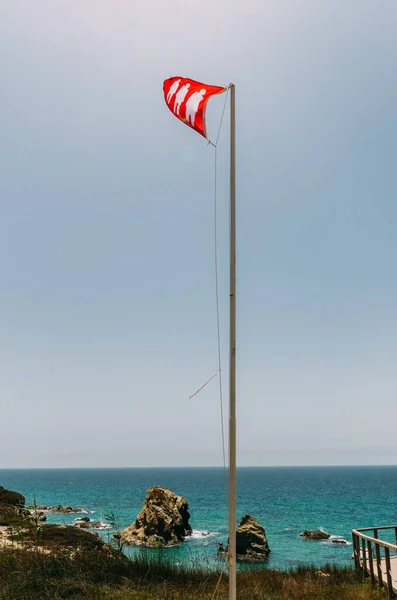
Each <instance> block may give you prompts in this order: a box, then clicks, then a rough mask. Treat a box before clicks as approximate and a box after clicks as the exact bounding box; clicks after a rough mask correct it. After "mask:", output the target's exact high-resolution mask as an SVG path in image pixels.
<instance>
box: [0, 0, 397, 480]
mask: <svg viewBox="0 0 397 600" xmlns="http://www.w3.org/2000/svg"><path fill="white" fill-rule="evenodd" d="M396 30H397V4H396V2H395V0H381V1H380V2H376V3H375V2H373V0H323V1H322V2H318V0H284V1H283V2H280V0H244V2H242V1H241V0H239V1H237V0H217V1H214V0H211V1H210V0H202V1H201V2H183V1H182V0H167V2H164V1H163V0H152V1H147V0H146V1H143V0H134V1H131V0H130V1H126V0H112V1H111V2H110V1H109V0H55V1H54V0H39V1H36V2H31V1H30V0H2V1H1V3H0V81H1V85H0V131H1V142H0V208H1V218H0V332H1V333H0V382H1V385H0V468H7V467H10V468H13V467H100V466H103V467H112V466H125V467H127V466H142V467H147V466H199V465H205V466H206V465H208V466H212V465H214V466H215V465H221V464H222V461H223V458H222V439H221V421H220V402H219V382H218V380H217V379H216V378H215V379H214V380H212V381H211V383H209V384H208V385H207V386H206V387H205V389H203V390H202V392H200V394H198V395H197V396H195V398H194V399H192V400H188V397H189V396H190V395H191V394H192V393H194V392H195V391H196V389H197V388H199V387H200V386H201V385H202V384H203V383H204V382H205V381H206V380H207V379H208V378H209V377H210V375H211V374H212V373H213V372H214V371H215V370H216V369H217V366H218V351H217V335H216V303H215V283H214V149H213V147H212V146H209V145H208V144H207V143H206V141H205V140H204V139H203V138H202V137H200V136H199V135H197V134H196V133H195V132H194V131H192V130H191V129H189V128H188V127H185V126H184V125H183V124H182V123H180V122H178V121H177V120H176V119H175V118H174V117H173V116H172V114H171V113H170V112H169V110H168V109H167V107H166V105H165V103H164V99H163V94H162V82H163V80H164V79H165V78H167V77H170V76H176V75H179V76H183V77H190V78H193V79H196V80H198V81H203V82H205V83H208V84H213V85H227V84H228V83H229V82H233V83H234V84H235V85H236V143H237V243H238V252H237V265H238V266H237V269H238V292H237V303H238V326H237V420H238V422H237V436H238V456H237V462H238V464H239V465H323V464H329V465H337V464H339V465H344V464H397V437H396V412H397V403H396V400H395V397H396V384H397V371H396V353H397V280H396V277H395V271H396V251H397V236H396V233H395V232H396V222H397V203H396V188H397V169H396V153H397V112H396V105H397V80H396V76H395V74H396V69H397V54H396V51H395V44H396V42H395V32H396ZM223 103H224V96H219V97H214V98H211V100H210V101H209V103H208V109H207V117H208V132H209V136H210V137H211V138H212V139H215V137H216V134H217V129H218V125H219V121H220V116H221V113H222V109H223ZM227 117H228V108H227V109H226V118H225V121H224V125H223V127H222V130H221V135H220V139H219V146H218V171H217V198H218V200H217V206H218V211H217V214H218V220H217V224H218V226H217V232H218V243H219V285H220V316H221V338H222V350H221V356H222V369H223V392H224V394H223V395H224V411H225V424H226V425H227V412H228V408H227V405H228V300H229V297H228V268H229V267H228V260H229V258H228V177H229V173H228V150H229V147H228V144H229V141H228V139H229V138H228V135H229V124H228V118H227ZM226 434H227V430H226Z"/></svg>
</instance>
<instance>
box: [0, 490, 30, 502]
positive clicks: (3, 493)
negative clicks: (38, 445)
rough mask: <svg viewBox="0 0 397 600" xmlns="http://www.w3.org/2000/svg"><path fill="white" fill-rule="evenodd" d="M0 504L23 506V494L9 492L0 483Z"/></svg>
mask: <svg viewBox="0 0 397 600" xmlns="http://www.w3.org/2000/svg"><path fill="white" fill-rule="evenodd" d="M0 504H9V505H11V506H25V496H22V494H20V493H19V492H11V491H10V490H6V488H4V487H2V486H1V485H0Z"/></svg>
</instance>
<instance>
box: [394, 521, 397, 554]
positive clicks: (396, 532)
mask: <svg viewBox="0 0 397 600" xmlns="http://www.w3.org/2000/svg"><path fill="white" fill-rule="evenodd" d="M394 533H395V537H396V541H395V544H396V546H397V527H395V528H394ZM396 554H397V550H396Z"/></svg>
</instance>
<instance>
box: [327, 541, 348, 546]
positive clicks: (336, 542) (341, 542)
mask: <svg viewBox="0 0 397 600" xmlns="http://www.w3.org/2000/svg"><path fill="white" fill-rule="evenodd" d="M331 542H332V543H333V544H345V545H347V542H346V540H331Z"/></svg>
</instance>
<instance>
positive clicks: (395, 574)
mask: <svg viewBox="0 0 397 600" xmlns="http://www.w3.org/2000/svg"><path fill="white" fill-rule="evenodd" d="M390 529H394V534H395V538H396V543H395V544H391V543H389V542H384V541H382V540H381V539H379V531H384V530H390ZM364 532H365V533H364ZM368 532H373V535H372V536H371V535H368ZM352 536H353V558H354V564H355V566H356V569H362V570H363V575H364V576H369V577H371V581H372V583H375V582H377V583H378V585H379V587H383V586H385V587H386V588H387V592H388V595H389V599H390V600H392V599H393V598H397V525H388V526H387V527H367V528H365V529H353V531H352ZM392 565H393V566H392Z"/></svg>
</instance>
